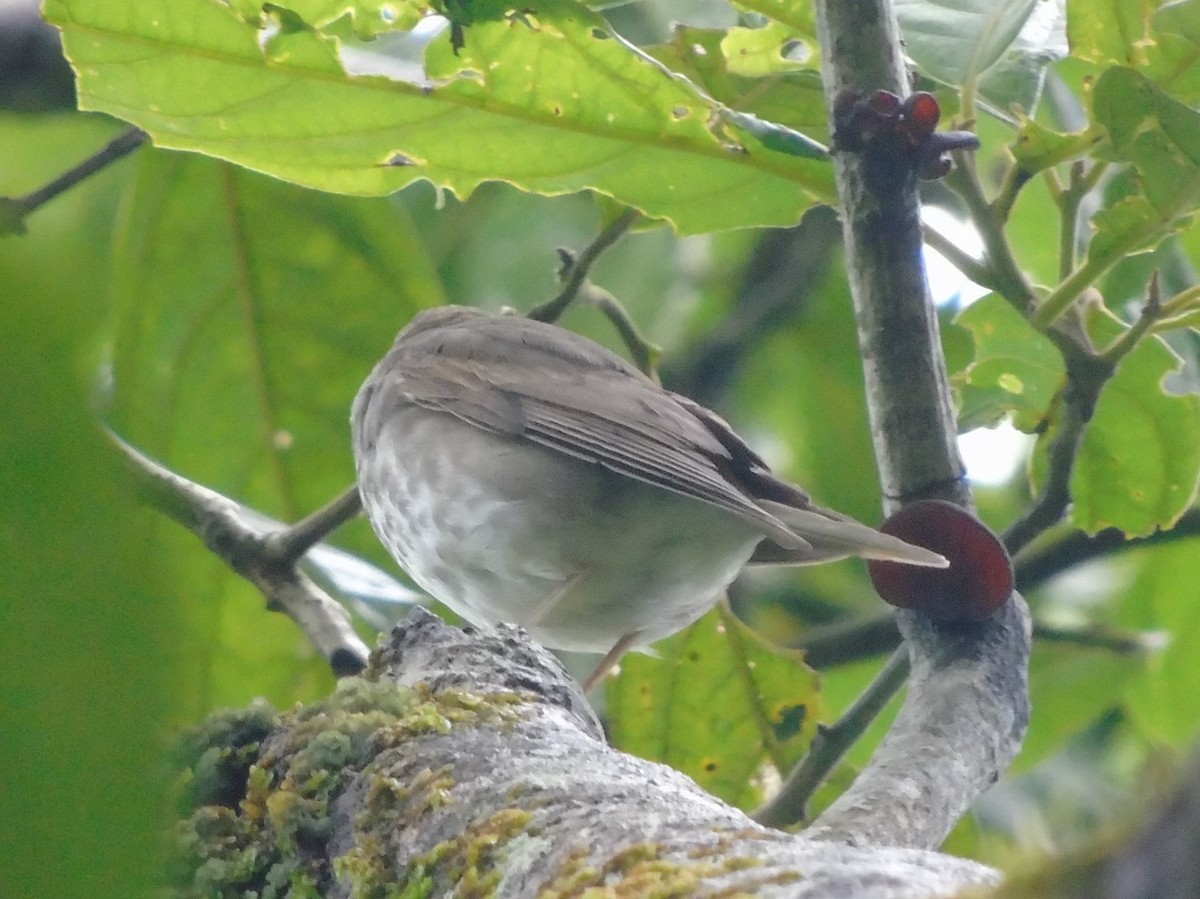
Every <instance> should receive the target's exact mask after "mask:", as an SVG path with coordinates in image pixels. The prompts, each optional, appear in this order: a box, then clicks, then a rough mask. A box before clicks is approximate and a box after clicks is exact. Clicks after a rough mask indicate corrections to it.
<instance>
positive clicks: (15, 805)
mask: <svg viewBox="0 0 1200 899" xmlns="http://www.w3.org/2000/svg"><path fill="white" fill-rule="evenodd" d="M6 87H7V85H6ZM0 132H2V133H3V135H4V137H3V139H0V195H15V196H19V195H23V194H25V193H27V192H29V191H30V190H33V189H34V188H36V187H38V186H39V185H40V184H42V183H43V182H44V181H45V180H48V179H49V178H50V177H53V176H55V175H58V174H60V173H61V172H62V171H63V170H64V169H66V168H67V167H69V166H71V165H74V164H75V163H77V162H78V161H79V160H80V159H81V158H83V157H85V156H86V155H87V154H88V153H91V152H94V151H95V150H96V149H97V148H98V147H101V146H103V145H104V143H105V142H106V141H108V140H110V139H112V138H113V137H114V136H115V129H114V125H113V123H112V122H111V121H108V120H103V119H100V118H99V117H96V116H89V117H84V116H76V115H70V114H61V113H56V114H53V115H41V116H38V115H30V114H25V115H15V114H13V113H11V112H4V113H0ZM126 169H127V164H122V165H120V166H115V167H113V168H112V169H110V170H108V171H106V172H104V173H103V174H101V175H99V176H97V177H94V178H91V179H89V180H88V181H87V182H85V183H84V184H81V185H80V186H79V187H77V188H75V189H73V190H71V191H68V192H67V193H65V194H63V195H61V196H60V197H58V198H57V199H56V200H55V201H54V202H53V203H50V204H48V205H46V206H45V207H43V208H41V209H39V210H38V211H37V212H35V213H34V214H33V215H32V216H31V217H30V219H29V222H28V224H29V231H28V233H27V234H26V235H25V236H23V237H21V238H20V239H5V240H3V241H0V283H2V284H3V285H4V287H3V297H4V298H3V305H4V313H3V315H4V325H3V327H0V383H3V384H4V388H3V390H0V456H2V457H3V460H4V461H3V464H2V465H0V496H3V497H4V499H3V502H0V535H2V536H0V569H2V570H3V572H4V587H3V599H2V600H0V683H3V685H4V699H3V702H0V757H2V758H3V759H4V764H5V767H6V770H8V771H9V772H10V773H9V776H7V777H6V778H5V784H4V788H3V791H4V805H5V814H4V821H3V824H0V839H2V840H3V844H4V851H3V852H0V883H3V884H4V886H3V892H4V893H5V894H6V895H10V896H30V897H33V896H38V897H42V896H45V897H50V896H88V897H93V899H124V897H128V896H131V895H149V894H150V893H152V892H153V891H154V890H155V889H156V887H158V886H160V885H161V862H160V851H161V848H162V845H161V839H162V831H163V824H164V822H165V821H166V820H167V817H166V816H167V814H169V812H168V809H167V808H166V806H167V803H166V802H165V801H164V797H165V794H166V792H167V788H166V785H165V784H164V783H162V781H161V780H160V775H161V774H162V773H163V772H162V766H161V758H160V753H161V747H162V743H163V741H164V740H165V738H166V733H167V730H168V729H169V727H170V726H171V724H172V723H173V722H177V721H178V720H179V718H180V708H179V693H180V692H181V690H182V689H183V684H184V683H185V679H186V677H187V674H188V672H187V670H186V668H185V666H184V665H182V664H181V661H180V655H181V652H180V650H181V648H182V647H183V646H184V645H185V644H186V643H187V642H188V640H189V639H190V637H191V634H190V633H189V631H188V630H187V628H186V622H185V621H184V616H183V615H182V614H181V611H180V609H179V607H178V605H177V604H176V603H174V602H172V601H171V599H170V592H169V591H170V588H171V586H172V584H173V583H174V579H175V577H176V576H177V574H178V569H177V566H176V565H175V560H173V559H171V558H169V557H162V556H157V555H155V554H154V553H153V552H152V551H151V544H150V540H149V536H150V531H151V527H152V525H153V521H152V519H153V516H152V515H151V513H149V512H147V511H146V510H144V509H140V508H136V507H135V504H134V502H133V499H132V496H131V493H132V490H131V488H130V485H129V483H128V481H127V479H126V478H125V477H124V473H123V472H122V471H121V470H120V469H119V465H118V464H116V459H115V457H114V454H113V450H112V447H111V445H110V444H109V442H108V441H107V440H106V439H105V436H104V435H103V434H102V433H101V432H100V430H99V429H98V428H97V427H96V423H95V418H94V416H93V414H92V409H91V397H90V396H89V393H90V390H89V387H90V383H89V382H90V381H91V377H90V374H91V373H92V372H93V371H94V358H95V346H96V338H97V331H98V329H99V327H100V325H101V323H102V321H103V319H104V315H105V313H106V303H105V295H104V293H105V292H104V288H103V284H104V278H105V271H106V268H105V257H106V250H107V237H108V234H107V226H108V223H109V222H110V220H111V217H112V209H113V207H114V205H115V203H116V201H117V199H118V197H119V191H118V188H119V187H120V185H121V184H122V182H123V181H124V178H125V176H126V174H127V170H126ZM18 810H19V811H18ZM50 835H53V836H52V837H51V836H50ZM48 837H49V838H48Z"/></svg>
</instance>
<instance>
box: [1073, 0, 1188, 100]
mask: <svg viewBox="0 0 1200 899" xmlns="http://www.w3.org/2000/svg"><path fill="white" fill-rule="evenodd" d="M1156 7H1157V8H1156ZM1067 10H1068V38H1069V40H1070V45H1071V53H1072V54H1073V55H1075V56H1078V57H1080V58H1081V59H1085V60H1087V61H1089V62H1093V63H1098V64H1110V65H1112V64H1115V65H1122V66H1130V67H1133V68H1136V69H1137V70H1138V71H1139V72H1141V73H1142V74H1143V75H1145V76H1146V77H1147V78H1148V79H1150V80H1151V81H1152V82H1154V83H1155V84H1157V85H1159V86H1160V87H1162V88H1163V89H1164V90H1166V91H1168V92H1169V93H1170V94H1171V95H1173V96H1174V97H1175V98H1176V99H1179V100H1182V101H1184V102H1187V103H1193V102H1195V101H1196V100H1197V99H1200V68H1198V67H1197V65H1196V63H1197V62H1200V0H1177V2H1171V3H1163V4H1162V5H1161V6H1159V5H1158V4H1155V3H1144V2H1142V0H1105V2H1101V3H1096V2H1092V0H1068V4H1067Z"/></svg>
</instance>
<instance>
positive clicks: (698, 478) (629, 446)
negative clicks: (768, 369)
mask: <svg viewBox="0 0 1200 899" xmlns="http://www.w3.org/2000/svg"><path fill="white" fill-rule="evenodd" d="M526 361H528V359H527V360H526ZM383 377H384V379H385V384H386V387H385V389H384V392H385V393H392V394H393V395H395V394H399V395H400V396H403V398H404V400H406V401H408V402H411V403H415V404H417V405H419V406H422V407H424V408H428V409H434V410H438V411H442V412H446V413H448V414H451V415H454V416H456V417H458V418H459V419H461V420H463V421H466V422H468V423H470V424H473V425H475V426H476V427H480V428H485V429H487V430H490V431H494V432H496V433H501V434H507V435H510V436H514V437H520V438H522V439H525V440H528V441H530V442H531V443H535V444H538V445H539V446H544V447H546V448H548V449H551V450H554V451H556V452H560V453H564V454H566V455H569V456H573V457H575V458H578V459H582V460H585V461H588V462H592V463H594V464H598V465H602V466H603V467H605V468H607V469H609V470H610V471H614V472H617V473H619V474H623V475H626V476H628V477H631V478H634V479H636V480H639V481H642V482H643V483H646V484H650V485H652V486H655V487H659V488H662V489H664V490H670V491H673V492H675V493H678V494H682V495H683V496H688V497H691V498H693V499H697V500H700V501H701V502H706V503H710V504H712V505H714V506H717V507H719V508H722V509H726V510H728V511H729V512H731V513H733V514H735V515H737V516H738V517H740V518H742V519H743V520H744V521H746V522H747V523H749V524H751V525H753V526H754V527H757V528H760V529H761V530H762V531H763V534H764V536H768V537H770V538H771V539H772V540H773V541H775V542H777V543H780V544H781V545H783V546H785V547H790V548H798V549H799V548H804V546H806V545H807V544H806V542H805V541H804V540H803V538H801V537H799V536H798V535H797V534H796V533H795V532H794V531H792V530H791V529H789V528H788V527H787V526H786V525H785V524H784V523H783V522H781V521H780V520H779V519H778V518H776V517H775V516H774V515H772V514H770V513H769V512H767V511H765V510H764V509H762V508H761V507H759V506H758V505H757V504H756V503H755V502H754V500H753V499H752V498H750V497H749V496H748V495H746V494H745V493H743V492H742V491H740V490H738V488H737V487H736V486H735V485H734V484H733V483H731V482H730V480H729V479H728V478H727V477H725V475H724V474H723V473H722V466H727V465H728V464H729V462H730V461H731V455H730V453H729V450H728V449H727V448H726V447H725V446H723V445H722V444H721V442H720V441H719V440H717V439H716V438H715V437H714V436H713V434H712V433H711V431H710V430H709V429H708V427H706V426H705V425H704V424H703V423H701V422H700V421H698V420H697V419H696V418H695V417H694V416H693V415H692V414H691V412H690V411H689V410H688V409H687V408H686V407H684V406H683V405H681V404H680V403H678V402H677V401H676V400H675V399H674V397H673V396H672V395H671V394H669V393H667V392H666V391H664V390H662V389H661V388H659V387H658V386H657V385H655V384H654V383H653V382H651V381H649V380H648V379H643V378H641V376H640V375H638V376H636V377H635V376H631V375H630V374H629V373H628V372H625V371H621V370H619V369H612V368H609V369H582V370H581V369H578V368H574V369H568V370H566V371H561V370H558V369H557V368H556V367H551V366H525V367H523V369H522V370H521V371H519V372H518V371H517V370H515V369H514V368H513V367H512V366H508V365H504V364H501V363H498V362H495V361H493V362H490V363H489V364H488V365H487V366H486V377H485V376H484V370H483V366H482V365H481V363H479V362H477V361H475V360H470V359H467V360H463V359H457V358H453V357H450V356H448V355H437V356H432V357H430V356H426V357H425V358H424V359H418V360H408V359H397V360H394V361H393V363H392V364H391V365H389V366H388V368H387V370H386V372H385V373H384V375H383ZM612 379H616V380H618V381H620V382H621V383H620V389H619V390H614V389H612V387H613V385H612V384H611V383H609V382H610V381H611V380H612ZM387 388H391V390H388V389H387ZM393 392H394V393H393Z"/></svg>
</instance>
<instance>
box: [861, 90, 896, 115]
mask: <svg viewBox="0 0 1200 899" xmlns="http://www.w3.org/2000/svg"><path fill="white" fill-rule="evenodd" d="M867 103H868V104H869V105H870V107H871V109H872V110H874V111H875V112H877V113H879V115H880V116H882V117H884V118H895V117H896V116H898V115H899V114H900V98H899V97H897V96H896V95H895V94H893V93H892V92H891V91H875V93H873V94H871V99H870V100H868V101H867Z"/></svg>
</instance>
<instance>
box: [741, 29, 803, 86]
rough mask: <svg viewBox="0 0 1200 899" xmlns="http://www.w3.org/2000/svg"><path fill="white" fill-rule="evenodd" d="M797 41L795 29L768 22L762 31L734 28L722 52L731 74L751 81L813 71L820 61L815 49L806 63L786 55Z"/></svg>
mask: <svg viewBox="0 0 1200 899" xmlns="http://www.w3.org/2000/svg"><path fill="white" fill-rule="evenodd" d="M794 39H795V33H794V32H793V31H792V29H791V28H789V27H788V26H786V25H784V24H782V23H781V22H768V23H767V24H766V25H764V26H763V27H762V28H730V29H729V31H728V32H727V33H726V35H725V38H724V39H723V40H722V41H721V52H722V55H723V57H724V59H725V64H726V66H727V67H728V69H729V72H730V74H733V75H742V76H745V77H748V78H761V77H763V76H764V75H777V74H782V73H785V72H795V71H800V70H801V69H803V68H805V67H808V68H811V67H812V66H813V65H814V64H815V63H816V61H817V56H816V53H815V48H810V50H809V57H808V59H807V60H805V61H803V62H797V61H796V60H795V59H793V58H792V57H791V56H785V55H784V50H785V49H786V48H787V47H788V45H789V44H791V43H793V41H794Z"/></svg>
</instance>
